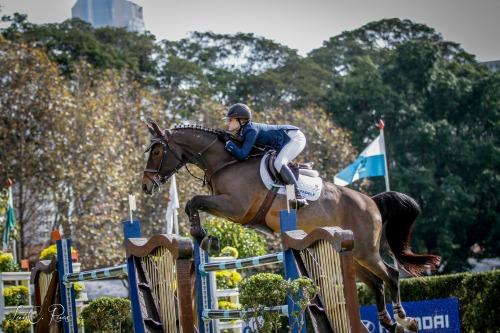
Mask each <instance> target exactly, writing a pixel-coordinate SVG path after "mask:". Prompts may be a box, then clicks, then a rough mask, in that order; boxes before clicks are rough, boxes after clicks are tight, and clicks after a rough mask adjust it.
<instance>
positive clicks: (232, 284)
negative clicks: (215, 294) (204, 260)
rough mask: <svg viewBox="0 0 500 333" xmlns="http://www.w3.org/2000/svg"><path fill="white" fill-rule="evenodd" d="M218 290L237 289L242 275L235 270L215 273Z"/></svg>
mask: <svg viewBox="0 0 500 333" xmlns="http://www.w3.org/2000/svg"><path fill="white" fill-rule="evenodd" d="M215 279H216V280H217V289H235V288H237V287H238V285H239V284H240V282H241V274H240V273H238V272H237V271H235V270H224V271H217V272H215Z"/></svg>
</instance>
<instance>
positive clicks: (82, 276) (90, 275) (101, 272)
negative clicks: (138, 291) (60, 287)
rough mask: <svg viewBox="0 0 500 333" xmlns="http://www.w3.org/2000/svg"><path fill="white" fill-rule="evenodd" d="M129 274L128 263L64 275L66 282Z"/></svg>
mask: <svg viewBox="0 0 500 333" xmlns="http://www.w3.org/2000/svg"><path fill="white" fill-rule="evenodd" d="M127 275H128V272H127V265H126V264H123V265H120V266H114V267H107V268H99V269H94V270H91V271H83V272H80V273H71V274H65V275H64V283H71V282H79V281H92V280H99V279H107V278H113V277H126V276H127Z"/></svg>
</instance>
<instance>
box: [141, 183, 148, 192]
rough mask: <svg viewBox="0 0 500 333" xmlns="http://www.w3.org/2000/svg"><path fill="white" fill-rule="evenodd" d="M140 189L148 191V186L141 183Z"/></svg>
mask: <svg viewBox="0 0 500 333" xmlns="http://www.w3.org/2000/svg"><path fill="white" fill-rule="evenodd" d="M142 191H143V192H147V191H148V186H147V185H146V184H142Z"/></svg>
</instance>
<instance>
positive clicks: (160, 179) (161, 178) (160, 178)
mask: <svg viewBox="0 0 500 333" xmlns="http://www.w3.org/2000/svg"><path fill="white" fill-rule="evenodd" d="M217 141H218V138H217V137H215V139H214V140H213V141H212V142H211V143H210V144H209V145H208V146H206V147H205V148H203V149H202V150H201V151H200V152H198V153H196V154H194V155H193V156H191V157H190V158H188V159H186V160H185V159H183V158H182V156H179V155H178V154H177V153H176V152H175V150H173V149H172V148H171V147H170V145H169V142H168V139H167V138H166V137H165V136H164V137H156V138H153V139H151V143H150V144H149V146H148V148H147V149H146V151H145V153H147V152H148V151H151V150H152V149H153V148H154V146H155V145H157V144H161V145H162V147H163V155H162V157H161V162H160V165H159V166H158V168H157V169H148V168H146V169H144V172H148V173H154V174H155V175H154V176H153V177H152V178H151V177H148V178H150V179H151V181H152V182H153V183H154V184H155V185H156V186H157V187H158V188H159V187H160V185H162V184H164V183H165V182H166V181H167V180H168V179H169V178H170V177H172V175H173V174H175V173H177V172H178V171H179V170H180V169H181V168H182V167H184V166H186V169H187V164H188V163H191V162H193V161H197V162H198V164H199V166H200V167H201V168H203V171H204V172H205V174H206V172H207V170H206V169H205V168H204V163H203V160H202V156H203V154H204V153H205V152H206V151H207V150H208V149H209V148H210V147H212V146H213V145H214V144H215V143H216V142H217ZM167 152H170V153H172V155H173V156H174V157H175V159H176V160H177V161H179V163H178V164H177V166H176V167H175V168H174V169H173V170H172V171H170V172H169V173H168V174H167V175H161V173H160V172H161V168H162V166H163V163H164V162H165V160H166V156H167ZM188 172H189V173H190V174H191V175H192V176H194V175H193V174H192V173H191V172H190V171H189V169H188ZM194 177H195V176H194ZM196 178H198V179H199V177H196ZM202 180H203V182H204V183H205V179H202Z"/></svg>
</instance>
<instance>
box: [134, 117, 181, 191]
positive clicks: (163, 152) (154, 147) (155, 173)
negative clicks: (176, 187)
mask: <svg viewBox="0 0 500 333" xmlns="http://www.w3.org/2000/svg"><path fill="white" fill-rule="evenodd" d="M147 127H148V129H149V132H150V133H151V135H152V137H151V143H150V144H149V146H148V148H147V149H146V154H147V162H146V168H145V169H144V174H143V176H142V190H143V191H144V193H146V194H152V193H153V191H154V190H155V189H159V188H160V185H161V184H163V183H165V182H166V181H167V180H168V179H169V178H170V177H171V176H172V175H173V174H174V173H176V172H177V171H178V170H179V169H180V168H182V167H183V166H184V165H185V163H186V162H185V161H183V159H182V152H180V151H175V150H173V149H172V143H171V141H172V132H171V131H170V130H168V129H167V130H164V131H162V130H161V129H160V127H159V126H158V125H157V124H156V123H155V122H150V123H149V124H147Z"/></svg>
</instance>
